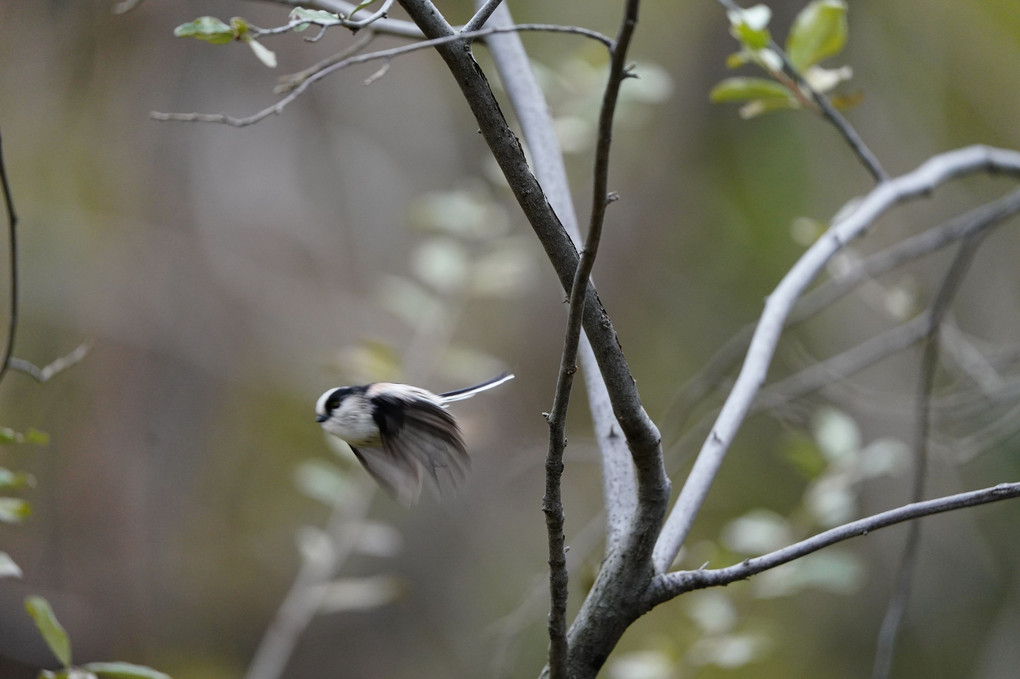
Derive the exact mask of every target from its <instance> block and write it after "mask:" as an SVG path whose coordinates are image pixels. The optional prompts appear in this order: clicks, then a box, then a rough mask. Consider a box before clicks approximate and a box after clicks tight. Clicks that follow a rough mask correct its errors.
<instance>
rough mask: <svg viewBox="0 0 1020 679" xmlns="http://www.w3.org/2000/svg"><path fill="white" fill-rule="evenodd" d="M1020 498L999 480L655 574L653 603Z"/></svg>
mask: <svg viewBox="0 0 1020 679" xmlns="http://www.w3.org/2000/svg"><path fill="white" fill-rule="evenodd" d="M1017 497H1020V483H1000V484H999V485H997V486H993V487H991V488H983V489H981V490H973V491H969V492H966V493H959V494H957V495H949V496H946V497H940V498H936V499H933V500H925V501H924V502H915V503H913V504H909V505H904V506H902V507H897V508H896V509H890V510H889V511H886V512H882V513H880V514H875V515H873V516H869V517H867V518H864V519H858V520H857V521H852V522H850V523H847V524H844V525H842V526H837V527H836V528H832V529H830V530H827V531H824V532H822V533H819V534H818V535H815V536H812V537H810V538H808V539H806V540H801V541H800V542H797V543H795V544H792V545H789V546H788V547H783V548H782V549H779V550H776V551H775V552H771V553H769V554H765V555H763V556H758V557H754V558H752V559H745V560H744V561H742V562H740V563H738V564H735V565H733V566H728V567H726V568H717V569H702V570H696V571H676V572H673V573H665V574H661V575H658V576H656V577H655V579H654V581H653V583H652V588H651V590H650V593H649V595H650V597H651V605H652V606H656V605H658V604H661V603H663V602H666V601H669V600H670V599H672V598H674V597H676V596H679V595H680V594H684V593H685V592H690V591H692V590H695V589H704V588H706V587H717V586H720V585H728V584H730V583H732V582H737V581H738V580H746V579H747V578H749V577H751V576H752V575H757V574H758V573H761V572H763V571H767V570H770V569H772V568H775V567H776V566H781V565H783V564H785V563H789V562H791V561H796V560H797V559H800V558H801V557H804V556H807V555H808V554H811V553H813V552H817V551H818V550H820V549H822V548H824V547H828V546H829V545H834V544H836V543H837V542H842V541H844V540H849V539H850V538H855V537H858V536H861V535H867V534H868V533H870V532H872V531H876V530H878V529H880V528H886V527H887V526H893V525H895V524H897V523H902V522H904V521H910V520H912V519H918V518H920V517H922V516H929V515H931V514H939V513H942V512H948V511H952V510H955V509H962V508H964V507H974V506H977V505H983V504H987V503H989V502H998V501H1000V500H1008V499H1012V498H1017Z"/></svg>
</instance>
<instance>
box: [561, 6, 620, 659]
mask: <svg viewBox="0 0 1020 679" xmlns="http://www.w3.org/2000/svg"><path fill="white" fill-rule="evenodd" d="M639 4H640V3H639V1H638V0H630V1H629V2H628V3H627V5H626V8H625V10H624V18H623V21H622V23H621V26H620V31H619V34H618V36H617V39H616V44H615V46H614V47H613V48H612V49H611V54H612V58H611V59H610V64H609V80H608V82H607V84H606V90H605V93H604V95H603V98H602V109H601V111H600V113H599V126H598V142H597V144H596V148H595V168H594V171H593V180H594V181H593V184H594V189H593V194H592V195H593V200H592V211H591V220H590V223H589V226H588V236H587V238H586V240H585V244H584V249H583V250H582V251H581V257H580V259H579V260H578V263H577V270H576V271H575V272H574V281H573V285H572V286H571V289H570V298H569V299H570V304H569V307H568V312H567V327H566V330H565V332H564V339H563V355H562V358H561V359H560V370H559V377H558V379H557V382H556V393H555V395H554V397H553V407H552V410H551V412H550V415H549V455H548V457H547V459H546V494H545V500H544V502H543V506H542V509H543V511H544V512H545V515H546V528H547V530H548V534H549V568H550V573H549V584H550V599H551V601H550V610H549V677H550V678H551V679H561V678H563V677H566V672H567V594H568V589H567V584H568V581H567V578H568V574H567V566H566V552H565V550H564V540H563V522H564V515H563V502H562V496H561V483H562V475H563V451H564V448H565V447H566V437H565V434H564V432H565V428H566V418H567V406H568V404H569V402H570V392H571V387H572V386H573V382H574V373H575V372H577V348H578V343H579V342H580V335H581V324H582V319H583V317H584V305H585V300H586V298H587V294H588V279H589V277H590V276H591V272H592V268H593V267H594V265H595V258H596V257H597V256H598V249H599V243H600V242H601V240H602V229H603V226H604V224H605V215H606V208H607V206H608V205H609V203H610V202H612V201H613V200H615V196H613V195H611V194H610V193H609V192H608V182H609V153H610V149H611V147H612V140H613V118H614V116H615V113H616V102H617V100H618V98H619V94H620V86H621V85H622V84H623V81H624V80H625V79H626V78H627V77H628V76H629V72H628V70H627V64H626V59H627V49H628V47H629V46H630V39H631V36H632V35H633V34H634V28H635V27H636V25H637V14H638V7H639Z"/></svg>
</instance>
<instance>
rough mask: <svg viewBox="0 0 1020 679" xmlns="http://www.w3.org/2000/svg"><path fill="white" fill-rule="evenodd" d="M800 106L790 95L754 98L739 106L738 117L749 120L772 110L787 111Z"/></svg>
mask: <svg viewBox="0 0 1020 679" xmlns="http://www.w3.org/2000/svg"><path fill="white" fill-rule="evenodd" d="M800 107H801V104H800V102H799V101H797V100H796V99H794V98H792V97H791V98H789V99H754V100H752V101H749V102H747V103H746V104H744V105H743V106H741V107H740V117H741V118H743V119H745V120H749V119H751V118H755V117H757V116H760V115H764V114H766V113H772V112H773V111H788V110H790V109H796V108H800Z"/></svg>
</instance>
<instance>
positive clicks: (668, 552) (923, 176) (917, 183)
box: [654, 146, 1020, 573]
mask: <svg viewBox="0 0 1020 679" xmlns="http://www.w3.org/2000/svg"><path fill="white" fill-rule="evenodd" d="M975 172H988V173H1004V174H1010V175H1020V153H1018V152H1016V151H1009V150H1003V149H995V148H991V147H987V146H970V147H967V148H963V149H958V150H956V151H949V152H947V153H943V154H941V155H937V156H934V157H932V158H931V159H929V160H928V161H927V162H925V163H924V164H923V165H921V166H920V167H919V168H917V169H916V170H914V171H913V172H910V173H908V174H905V175H903V176H901V177H898V178H896V179H892V180H889V181H887V182H883V183H881V184H879V185H878V186H877V187H875V189H873V190H872V191H871V192H870V193H869V194H868V195H867V196H866V197H865V198H864V199H863V200H861V201H860V203H858V204H857V206H856V207H855V208H854V209H853V210H852V211H851V212H850V213H849V214H847V215H846V216H845V217H843V218H842V219H840V220H839V221H837V222H836V223H834V224H833V225H832V226H831V227H830V228H829V230H828V231H826V232H825V234H823V235H822V237H821V238H819V239H818V240H817V241H816V242H815V243H814V244H813V245H812V246H811V247H810V248H808V250H807V251H806V252H805V253H804V254H803V255H802V256H801V258H800V259H799V260H798V261H797V263H796V264H795V265H794V266H793V268H791V269H790V271H789V272H788V273H787V274H786V275H785V276H784V277H783V279H782V281H780V283H779V285H778V286H777V287H776V289H775V290H774V291H773V293H772V294H771V295H770V296H769V298H768V300H767V301H766V303H765V310H764V311H763V312H762V316H761V318H760V320H759V322H758V326H757V328H756V329H755V332H754V336H753V338H752V340H751V344H750V347H749V349H748V352H747V358H746V359H745V361H744V365H743V367H742V368H741V370H740V373H739V375H738V377H737V380H736V382H735V384H734V386H733V390H732V391H731V392H730V395H729V397H728V398H727V399H726V402H725V404H724V405H723V408H722V410H721V411H720V413H719V417H718V418H717V419H716V423H715V425H714V427H713V429H712V431H711V433H710V434H709V436H708V439H707V440H706V441H705V443H704V445H703V446H702V448H701V452H700V453H699V454H698V458H697V460H696V461H695V463H694V467H693V468H692V469H691V472H690V475H689V476H688V477H687V481H686V483H685V484H684V487H683V489H682V490H681V491H680V495H679V497H678V498H677V502H676V505H675V506H674V508H673V510H672V512H671V514H670V516H669V519H668V520H667V522H666V525H665V527H664V528H663V531H662V534H661V535H660V537H659V541H658V544H657V545H656V547H655V557H654V562H655V568H656V571H657V572H660V573H661V572H664V571H665V569H666V568H668V567H669V564H670V563H671V562H672V561H673V559H674V558H675V557H676V554H677V552H678V551H679V550H680V546H681V545H682V544H683V542H684V540H685V539H686V537H687V533H688V532H689V531H690V528H691V525H692V524H693V522H694V517H695V516H696V515H697V513H698V510H699V509H700V508H701V504H702V503H703V502H704V500H705V496H706V495H708V490H709V488H710V487H711V485H712V482H713V480H714V479H715V475H716V473H717V472H718V471H719V467H720V466H721V465H722V461H723V459H724V458H725V456H726V452H727V451H728V450H729V446H730V444H731V443H732V442H733V438H734V437H735V436H736V433H737V430H738V429H739V428H740V425H741V424H742V423H743V421H744V418H745V417H746V415H747V412H748V410H749V408H750V407H751V404H752V403H753V402H754V399H755V397H756V396H757V394H758V391H759V389H760V388H761V385H762V384H764V382H765V377H766V375H767V373H768V367H769V364H770V363H771V362H772V357H773V355H774V353H775V348H776V345H777V343H778V341H779V336H780V334H781V333H782V330H783V327H784V325H785V323H786V319H787V317H788V316H789V314H790V312H791V310H792V309H793V306H794V304H795V303H796V301H797V298H798V297H799V296H800V295H801V294H802V293H803V292H804V290H805V289H806V287H807V286H808V284H810V282H811V281H812V280H814V278H815V276H817V275H818V273H819V272H820V271H821V270H822V268H823V267H824V266H825V263H826V262H827V261H828V260H829V259H830V258H831V257H832V256H833V255H834V254H835V253H836V252H837V251H839V250H840V249H841V248H842V247H843V246H844V244H846V243H848V242H850V241H851V240H853V239H854V238H856V237H858V236H859V235H861V234H862V233H864V232H865V231H866V230H867V229H868V228H869V227H870V226H871V224H873V223H874V221H875V220H876V219H877V218H878V217H879V216H880V215H881V214H883V213H884V212H885V211H887V210H888V209H890V208H891V207H893V206H894V205H896V204H897V203H900V202H903V201H905V200H909V199H912V198H916V197H918V196H921V195H925V194H927V193H929V192H931V191H933V190H934V189H935V188H936V187H938V186H939V185H940V184H942V183H944V182H946V181H948V180H950V179H952V178H954V177H958V176H960V175H966V174H972V173H975Z"/></svg>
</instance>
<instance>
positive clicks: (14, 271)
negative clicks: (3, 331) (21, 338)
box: [0, 141, 18, 381]
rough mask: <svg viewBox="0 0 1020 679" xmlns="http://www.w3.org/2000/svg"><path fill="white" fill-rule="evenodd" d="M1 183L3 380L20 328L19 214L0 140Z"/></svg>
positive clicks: (0, 366) (0, 376) (0, 370)
mask: <svg viewBox="0 0 1020 679" xmlns="http://www.w3.org/2000/svg"><path fill="white" fill-rule="evenodd" d="M0 185H2V187H3V194H4V206H5V207H6V208H7V242H8V244H9V249H8V259H7V265H8V267H9V269H10V279H9V280H10V298H9V302H8V303H9V305H10V309H9V310H8V316H7V318H8V323H7V343H6V344H5V345H4V353H3V360H2V361H0V381H3V379H4V377H5V376H6V375H7V370H8V369H9V368H10V367H11V355H12V353H13V352H14V338H15V336H16V335H17V330H18V215H17V213H16V212H15V211H14V201H13V199H12V197H11V185H10V183H9V182H8V180H7V164H6V163H5V162H4V152H3V144H2V141H0Z"/></svg>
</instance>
